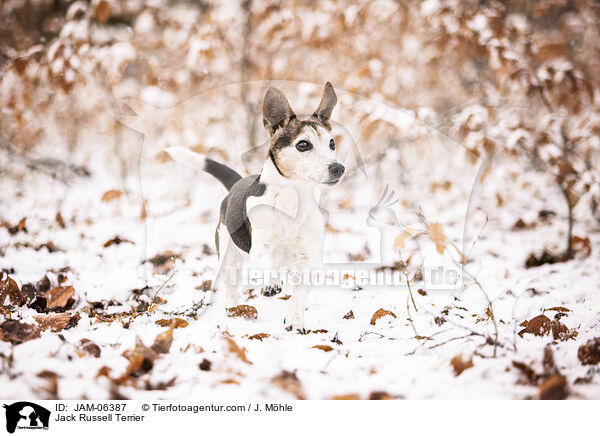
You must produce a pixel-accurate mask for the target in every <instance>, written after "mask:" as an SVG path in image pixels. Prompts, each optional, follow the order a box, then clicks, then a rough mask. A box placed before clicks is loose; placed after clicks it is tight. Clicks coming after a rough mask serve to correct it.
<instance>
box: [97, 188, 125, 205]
mask: <svg viewBox="0 0 600 436" xmlns="http://www.w3.org/2000/svg"><path fill="white" fill-rule="evenodd" d="M121 195H123V193H122V192H121V191H118V190H116V189H111V190H110V191H106V192H105V193H104V194H102V198H101V201H103V202H105V203H106V202H109V201H113V200H116V199H118V198H120V197H121Z"/></svg>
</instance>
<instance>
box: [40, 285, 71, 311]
mask: <svg viewBox="0 0 600 436" xmlns="http://www.w3.org/2000/svg"><path fill="white" fill-rule="evenodd" d="M73 295H75V289H74V288H73V286H57V287H55V288H52V289H50V290H49V291H48V292H46V293H45V294H44V297H45V298H46V301H47V307H48V309H55V308H66V307H67V306H69V305H70V304H72V302H73V301H74V300H73Z"/></svg>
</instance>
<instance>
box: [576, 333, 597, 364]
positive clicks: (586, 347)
mask: <svg viewBox="0 0 600 436" xmlns="http://www.w3.org/2000/svg"><path fill="white" fill-rule="evenodd" d="M577 358H578V359H579V361H580V362H581V364H582V365H597V364H598V363H600V337H598V338H594V339H590V340H589V341H587V342H586V343H585V344H583V345H582V346H580V347H579V349H578V350H577Z"/></svg>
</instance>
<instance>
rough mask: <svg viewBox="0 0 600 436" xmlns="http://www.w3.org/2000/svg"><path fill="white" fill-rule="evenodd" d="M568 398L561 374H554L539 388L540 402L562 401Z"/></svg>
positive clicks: (567, 390)
mask: <svg viewBox="0 0 600 436" xmlns="http://www.w3.org/2000/svg"><path fill="white" fill-rule="evenodd" d="M568 396H569V386H568V384H567V379H566V378H565V376H564V375H562V374H554V375H553V376H552V377H550V378H548V379H547V380H546V381H544V382H543V383H542V384H541V385H540V387H539V399H540V400H564V399H565V398H567V397H568Z"/></svg>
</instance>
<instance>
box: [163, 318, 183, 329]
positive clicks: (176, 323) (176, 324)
mask: <svg viewBox="0 0 600 436" xmlns="http://www.w3.org/2000/svg"><path fill="white" fill-rule="evenodd" d="M155 324H157V325H159V326H161V327H173V328H176V329H178V328H184V327H187V326H188V325H190V323H189V322H187V321H186V320H185V319H183V318H171V319H159V320H157V321H155Z"/></svg>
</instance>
